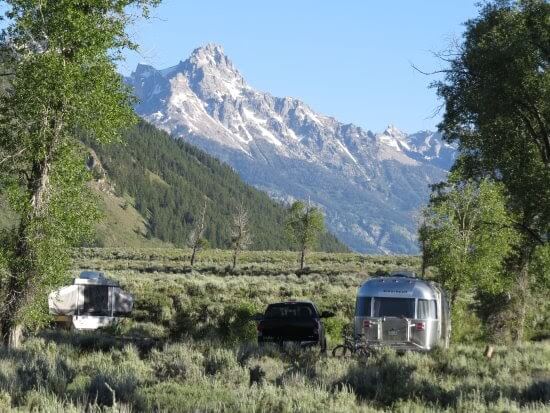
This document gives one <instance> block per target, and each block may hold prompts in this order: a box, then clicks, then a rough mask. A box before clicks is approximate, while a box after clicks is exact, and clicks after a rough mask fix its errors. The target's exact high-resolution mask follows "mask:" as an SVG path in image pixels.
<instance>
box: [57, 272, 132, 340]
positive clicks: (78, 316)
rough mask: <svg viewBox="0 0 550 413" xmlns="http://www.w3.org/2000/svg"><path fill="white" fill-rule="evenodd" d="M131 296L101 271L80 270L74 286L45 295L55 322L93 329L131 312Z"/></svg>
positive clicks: (113, 321)
mask: <svg viewBox="0 0 550 413" xmlns="http://www.w3.org/2000/svg"><path fill="white" fill-rule="evenodd" d="M133 302H134V300H133V298H132V296H131V295H130V294H128V293H127V292H124V291H123V290H122V289H121V288H120V287H119V286H118V284H117V283H116V282H114V281H112V280H109V279H108V278H106V277H105V275H104V274H103V273H102V272H97V271H83V272H81V273H80V276H79V277H78V278H75V279H74V283H73V285H69V286H66V287H62V288H60V289H59V290H56V291H53V292H51V293H50V294H49V296H48V307H49V311H50V314H53V315H55V316H56V317H55V318H56V321H57V322H58V323H60V324H62V325H63V324H65V325H66V326H70V325H71V324H72V326H73V327H74V328H76V329H78V330H96V329H98V328H100V327H106V326H109V325H113V324H115V323H116V322H117V321H118V320H119V317H124V316H128V315H129V314H130V313H131V312H132V307H133Z"/></svg>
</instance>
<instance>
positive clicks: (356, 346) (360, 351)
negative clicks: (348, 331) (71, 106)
mask: <svg viewBox="0 0 550 413" xmlns="http://www.w3.org/2000/svg"><path fill="white" fill-rule="evenodd" d="M372 353H373V349H372V347H371V346H369V344H368V343H367V342H366V340H364V339H363V336H362V335H360V336H358V338H357V340H356V339H355V338H354V337H352V336H344V343H343V344H338V345H337V346H336V347H334V348H333V349H332V357H346V356H348V355H350V356H352V355H354V356H355V355H357V356H360V357H369V356H370V355H371V354H372Z"/></svg>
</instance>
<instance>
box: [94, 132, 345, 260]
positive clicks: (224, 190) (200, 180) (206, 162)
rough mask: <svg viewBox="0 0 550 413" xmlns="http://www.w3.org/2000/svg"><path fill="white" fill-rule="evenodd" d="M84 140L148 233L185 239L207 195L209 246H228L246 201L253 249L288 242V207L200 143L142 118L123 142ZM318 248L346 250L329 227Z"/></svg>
mask: <svg viewBox="0 0 550 413" xmlns="http://www.w3.org/2000/svg"><path fill="white" fill-rule="evenodd" d="M86 143H87V144H88V145H90V146H91V147H92V148H93V149H94V151H95V152H96V153H97V156H98V157H99V159H100V162H101V165H102V167H103V168H104V169H105V171H106V172H107V175H108V177H109V180H110V181H111V182H112V183H113V184H114V188H115V192H116V195H118V196H124V195H126V196H129V197H130V198H131V199H132V203H133V205H134V207H135V208H136V209H137V211H139V212H140V213H141V214H142V215H143V216H144V217H145V219H146V223H147V225H146V226H147V228H146V231H147V236H148V237H151V238H153V237H154V238H158V239H160V240H162V241H167V242H171V243H173V244H174V245H177V246H178V245H179V246H181V245H184V244H185V243H186V242H187V239H188V236H189V233H190V232H191V231H192V229H193V226H194V224H195V222H196V219H197V218H198V216H199V214H200V212H201V210H202V208H203V205H204V202H205V199H206V204H207V209H206V216H207V219H206V230H205V237H206V239H207V240H208V241H209V243H210V246H212V247H214V248H227V247H229V245H230V238H231V223H232V215H233V213H234V212H235V210H236V208H237V206H238V205H239V204H240V203H241V202H242V203H244V205H245V206H246V208H247V209H248V211H249V218H250V227H251V232H252V238H253V243H252V246H251V248H252V249H256V250H265V249H273V250H280V249H289V248H290V245H289V243H288V241H287V240H286V237H285V234H284V230H283V227H284V225H283V223H284V218H285V209H284V207H283V206H282V205H280V204H279V203H277V202H275V201H273V200H272V199H270V198H269V196H268V195H267V194H265V193H263V192H261V191H258V190H256V189H254V188H252V187H251V186H249V185H247V184H245V183H244V182H243V181H242V180H241V179H240V178H239V176H238V175H237V174H236V173H235V172H234V171H233V170H232V169H231V168H230V167H229V166H227V165H225V164H223V163H222V162H220V161H218V160H217V159H215V158H213V157H211V156H209V155H207V154H206V153H205V152H203V151H201V150H200V149H197V148H195V147H194V146H192V145H189V144H187V143H185V142H182V141H175V140H173V139H171V138H170V136H169V135H168V134H166V133H165V132H162V131H159V130H158V129H156V128H155V127H153V126H151V125H149V124H146V123H143V122H142V123H140V124H139V125H138V126H136V127H135V128H133V129H131V130H130V131H129V132H127V133H126V134H125V136H124V139H123V142H122V143H120V144H114V145H102V146H100V145H96V144H94V143H91V142H86ZM205 197H206V198H205ZM319 248H320V249H321V250H324V251H345V250H347V248H346V247H345V246H344V245H343V244H341V243H340V242H339V241H338V240H337V239H336V238H335V237H334V236H333V235H331V234H329V233H326V234H324V235H323V236H322V237H321V241H320V245H319Z"/></svg>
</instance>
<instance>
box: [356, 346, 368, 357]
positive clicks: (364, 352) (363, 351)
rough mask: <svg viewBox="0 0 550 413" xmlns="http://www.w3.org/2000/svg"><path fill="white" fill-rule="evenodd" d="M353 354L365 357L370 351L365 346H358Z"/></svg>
mask: <svg viewBox="0 0 550 413" xmlns="http://www.w3.org/2000/svg"><path fill="white" fill-rule="evenodd" d="M355 354H356V355H357V356H359V357H361V358H364V359H367V358H369V357H370V356H371V355H372V351H371V349H370V348H368V347H367V346H359V347H357V351H356V352H355Z"/></svg>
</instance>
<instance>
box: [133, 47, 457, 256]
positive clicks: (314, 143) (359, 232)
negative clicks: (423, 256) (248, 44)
mask: <svg viewBox="0 0 550 413" xmlns="http://www.w3.org/2000/svg"><path fill="white" fill-rule="evenodd" d="M126 81H127V83H128V84H129V85H130V86H132V87H133V88H134V90H135V93H136V96H137V97H138V98H139V99H140V102H139V103H138V104H137V105H136V112H137V113H138V114H140V115H141V116H142V117H143V118H144V119H146V120H147V121H149V122H151V123H152V124H154V125H156V126H157V127H159V128H161V129H163V130H165V131H167V132H169V133H170V134H171V135H172V136H174V137H176V138H181V139H184V140H186V141H188V142H190V143H192V144H195V145H197V146H199V147H200V148H202V149H204V150H206V151H207V152H208V153H210V154H212V155H214V156H216V157H218V158H220V159H221V160H223V161H224V162H226V163H228V164H229V165H231V166H232V167H233V168H234V169H235V170H236V171H237V172H238V173H239V174H240V175H241V176H242V178H243V179H244V180H245V181H246V182H248V183H250V184H252V185H254V186H256V187H258V188H260V189H263V190H265V191H267V192H268V193H270V194H271V195H272V196H273V197H275V198H278V199H279V198H280V199H286V200H292V199H296V198H309V199H311V200H312V202H314V203H315V204H317V205H319V206H320V207H321V208H323V209H324V211H325V213H326V215H327V223H328V226H329V228H330V229H331V230H332V231H333V232H335V233H336V234H337V236H338V237H339V238H340V239H341V240H343V241H344V242H345V243H347V244H348V245H349V246H350V247H351V248H353V249H355V250H357V251H360V252H371V253H416V252H417V251H418V246H417V245H416V239H415V237H416V228H415V227H416V224H415V222H414V214H415V213H416V210H417V208H418V206H419V205H421V204H422V202H424V201H425V200H426V199H427V196H428V192H429V185H430V184H432V183H435V182H438V181H440V180H443V179H444V177H445V175H446V173H447V169H448V167H449V166H450V164H451V163H452V159H453V157H454V153H455V151H454V148H452V147H451V146H449V145H448V144H446V143H445V142H443V140H442V139H441V136H440V135H439V134H438V133H437V132H435V133H433V132H427V131H422V132H417V133H416V134H411V135H409V134H404V133H403V132H401V131H399V130H398V129H397V128H395V127H389V128H388V129H386V131H384V132H383V133H379V134H375V133H373V132H371V131H370V130H365V129H363V128H361V127H359V126H356V125H354V124H350V123H348V124H344V123H341V122H339V121H338V120H336V119H335V118H333V117H330V116H324V115H321V114H319V113H317V112H315V111H313V110H312V109H311V108H310V107H309V106H308V105H307V104H305V103H304V102H302V101H300V100H298V99H295V98H291V97H283V98H278V97H274V96H272V95H270V94H269V93H266V92H259V91H257V90H255V89H253V88H252V87H251V86H249V85H248V84H247V83H246V81H245V80H244V77H243V76H242V75H241V74H240V72H239V71H238V70H237V69H236V67H235V66H234V65H233V63H232V62H231V60H230V59H229V58H228V57H227V56H225V54H224V52H223V49H222V48H221V47H220V46H218V45H213V44H209V45H206V46H204V47H201V48H197V49H195V50H194V51H193V53H192V54H191V56H190V57H189V58H188V59H186V60H183V61H180V62H179V63H178V64H177V65H175V66H172V67H170V68H167V69H164V70H157V69H155V68H153V67H152V66H147V65H139V66H138V67H137V68H136V70H135V71H134V72H133V73H132V74H131V75H130V76H129V77H128V78H126Z"/></svg>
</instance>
